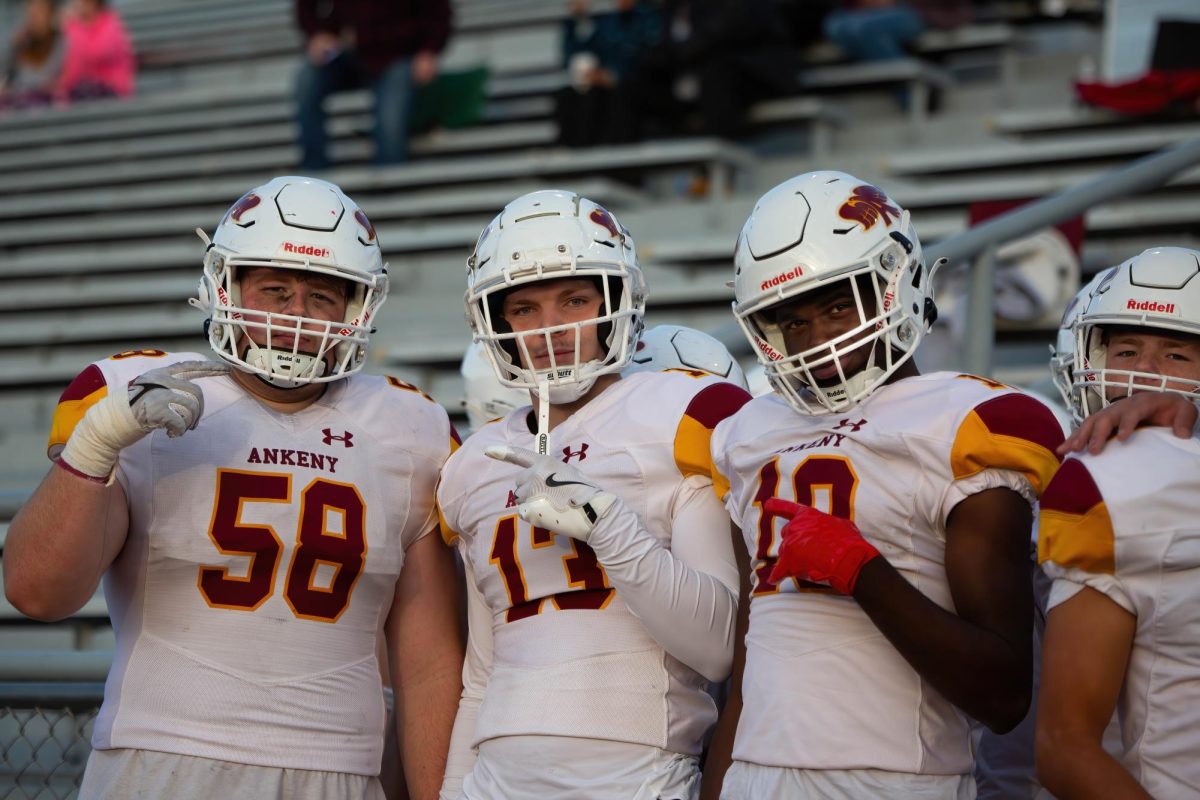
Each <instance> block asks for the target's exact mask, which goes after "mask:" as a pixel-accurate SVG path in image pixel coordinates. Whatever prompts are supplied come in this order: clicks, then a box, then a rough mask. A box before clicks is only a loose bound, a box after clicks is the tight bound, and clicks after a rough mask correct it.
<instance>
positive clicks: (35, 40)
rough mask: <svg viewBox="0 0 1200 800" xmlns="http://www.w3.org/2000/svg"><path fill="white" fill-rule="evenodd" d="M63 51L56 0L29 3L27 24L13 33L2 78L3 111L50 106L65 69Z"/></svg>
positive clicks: (0, 92)
mask: <svg viewBox="0 0 1200 800" xmlns="http://www.w3.org/2000/svg"><path fill="white" fill-rule="evenodd" d="M63 52H64V44H63V37H62V34H61V33H60V32H59V29H58V23H57V21H56V20H55V19H54V2H53V0H29V2H27V3H26V4H25V21H24V23H22V24H21V26H20V27H18V28H17V30H16V32H15V33H14V34H13V37H12V42H11V44H10V48H9V52H8V59H7V63H6V64H5V68H4V74H3V75H2V76H0V108H29V107H33V106H44V105H47V104H49V103H50V102H51V101H52V100H53V99H54V84H55V82H56V81H57V80H58V74H59V72H60V71H61V70H62V60H63Z"/></svg>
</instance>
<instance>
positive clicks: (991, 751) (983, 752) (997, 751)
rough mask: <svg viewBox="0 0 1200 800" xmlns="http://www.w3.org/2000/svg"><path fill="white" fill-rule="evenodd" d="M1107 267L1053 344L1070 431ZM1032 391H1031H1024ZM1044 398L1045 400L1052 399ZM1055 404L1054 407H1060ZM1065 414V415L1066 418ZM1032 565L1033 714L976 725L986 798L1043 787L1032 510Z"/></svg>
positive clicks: (1041, 600) (1042, 583) (1043, 585)
mask: <svg viewBox="0 0 1200 800" xmlns="http://www.w3.org/2000/svg"><path fill="white" fill-rule="evenodd" d="M1104 276H1105V271H1103V270H1102V271H1101V272H1099V273H1097V274H1096V275H1094V276H1093V277H1092V279H1091V280H1090V281H1088V282H1087V284H1085V285H1084V286H1083V287H1082V288H1081V289H1080V290H1079V291H1078V292H1077V293H1076V295H1075V297H1074V298H1072V299H1071V302H1069V303H1068V304H1067V307H1066V310H1065V311H1064V312H1063V316H1062V321H1061V322H1060V324H1059V329H1058V333H1057V334H1056V338H1055V342H1054V344H1052V345H1051V346H1050V377H1051V380H1053V382H1054V388H1056V389H1057V390H1058V393H1059V395H1060V396H1061V398H1062V404H1063V407H1065V408H1066V409H1067V412H1066V414H1065V415H1063V414H1061V413H1056V414H1055V416H1056V417H1058V419H1059V422H1060V423H1061V424H1063V426H1064V430H1063V432H1064V434H1066V435H1069V434H1070V432H1071V430H1072V429H1074V428H1075V427H1076V426H1078V424H1079V423H1080V422H1081V421H1082V412H1081V411H1080V409H1079V402H1078V393H1077V392H1073V391H1072V389H1071V385H1072V382H1073V378H1072V374H1073V372H1074V369H1075V332H1074V324H1075V320H1076V319H1077V318H1078V317H1079V315H1080V313H1082V312H1083V310H1084V309H1085V308H1087V304H1088V301H1089V300H1090V299H1091V297H1092V292H1093V291H1094V290H1095V288H1096V286H1097V285H1098V284H1099V283H1100V281H1101V280H1102V279H1103V278H1104ZM1026 392H1027V393H1028V394H1030V395H1032V396H1035V397H1036V396H1037V395H1036V394H1034V393H1033V392H1030V391H1029V390H1026ZM1048 401H1049V398H1045V399H1044V400H1043V402H1048ZM1057 408H1058V406H1057V404H1055V405H1053V406H1051V410H1057ZM1064 416H1065V418H1064ZM1031 534H1032V535H1031V545H1032V547H1031V558H1032V561H1031V568H1032V569H1033V575H1032V580H1033V602H1034V618H1033V620H1034V636H1033V695H1032V703H1031V704H1030V713H1028V714H1026V715H1025V719H1023V720H1021V722H1020V724H1019V725H1018V726H1017V727H1016V728H1014V729H1013V730H1011V731H1009V732H1008V733H1006V734H997V733H995V732H994V731H990V730H988V729H987V728H986V727H984V726H981V725H976V734H977V736H978V743H977V745H976V748H975V770H974V774H975V784H976V788H977V789H978V797H979V798H981V799H983V800H1017V798H1035V797H1037V796H1038V793H1039V792H1040V791H1041V790H1042V787H1041V784H1039V783H1038V781H1037V777H1036V774H1035V768H1034V741H1033V740H1034V730H1035V726H1036V723H1037V713H1036V706H1037V698H1038V691H1039V683H1040V682H1039V672H1040V670H1039V664H1040V662H1041V645H1042V635H1043V633H1044V632H1045V629H1046V601H1047V600H1048V598H1049V596H1050V579H1049V578H1047V577H1046V575H1045V573H1043V572H1042V571H1041V569H1039V568H1038V567H1037V514H1036V511H1035V513H1034V522H1033V530H1032V532H1031ZM1105 735H1106V737H1107V741H1106V744H1108V743H1110V742H1112V741H1119V733H1118V732H1117V730H1116V725H1115V722H1114V723H1113V724H1110V726H1109V729H1108V731H1106V734H1105Z"/></svg>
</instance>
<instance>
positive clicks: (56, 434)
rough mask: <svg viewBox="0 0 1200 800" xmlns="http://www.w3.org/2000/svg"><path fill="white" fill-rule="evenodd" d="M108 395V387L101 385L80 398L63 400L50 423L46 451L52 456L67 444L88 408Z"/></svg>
mask: <svg viewBox="0 0 1200 800" xmlns="http://www.w3.org/2000/svg"><path fill="white" fill-rule="evenodd" d="M105 397H108V387H107V386H101V387H100V388H99V389H96V390H95V391H94V392H92V393H91V394H89V395H87V396H85V397H82V398H80V399H78V400H63V401H61V402H59V404H58V406H57V407H56V408H55V409H54V419H53V421H52V422H51V423H50V439H49V441H48V442H47V443H46V451H47V453H49V454H50V455H51V456H53V455H54V454H55V452H56V451H57V450H58V449H59V448H62V447H66V446H67V439H70V438H71V434H72V433H74V432H75V426H76V425H78V424H79V421H80V420H81V419H83V415H84V414H86V413H87V412H88V409H89V408H91V407H92V406H94V405H96V403H99V402H100V401H101V400H103V399H104V398H105Z"/></svg>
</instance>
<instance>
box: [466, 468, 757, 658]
mask: <svg viewBox="0 0 1200 800" xmlns="http://www.w3.org/2000/svg"><path fill="white" fill-rule="evenodd" d="M485 452H486V453H487V455H488V456H489V457H491V458H495V459H498V460H501V461H507V462H509V463H512V464H516V465H517V466H520V467H524V468H525V469H524V470H523V471H522V472H521V473H520V474H519V475H518V476H517V488H516V496H517V500H518V502H519V503H520V505H519V506H518V507H517V513H518V514H520V516H521V518H522V519H524V520H525V521H526V522H529V523H531V524H533V525H535V526H537V527H539V528H545V529H547V530H551V531H554V532H555V533H556V534H562V535H564V536H570V537H571V538H573V539H578V540H579V541H582V542H586V543H587V544H588V546H589V547H591V548H592V550H594V551H595V553H596V558H597V560H599V562H600V564H601V566H603V567H604V571H605V573H606V574H607V575H608V578H609V580H610V581H611V582H612V585H613V587H614V588H615V589H616V590H617V592H619V593H620V595H621V598H622V599H623V600H624V601H625V604H626V605H627V606H629V608H630V610H631V611H633V613H634V614H635V615H637V617H638V619H640V620H641V621H642V624H643V625H644V626H645V627H646V630H647V631H648V632H649V633H650V635H651V636H653V637H654V639H655V641H657V642H658V643H659V644H660V645H662V647H663V649H664V650H666V651H667V652H668V653H670V654H671V655H672V656H674V657H675V658H677V659H679V660H680V661H682V662H683V663H685V664H687V665H688V666H689V667H691V668H692V669H694V670H696V671H697V672H699V673H700V674H701V675H703V676H704V677H706V678H708V679H709V680H711V681H722V680H725V678H727V677H728V676H729V669H730V665H731V663H732V659H733V630H734V624H735V622H736V617H737V595H736V591H737V580H738V579H737V565H736V563H735V562H734V557H733V552H732V548H731V547H730V543H729V537H728V535H727V533H726V527H727V522H726V521H727V520H728V516H727V515H726V513H725V510H724V508H722V507H721V504H720V502H718V501H717V499H716V498H715V497H714V496H713V492H712V485H711V481H708V480H707V479H704V478H702V477H700V476H693V477H691V478H688V479H686V480H685V481H684V482H683V484H682V485H681V486H680V488H679V490H678V491H679V493H678V495H677V496H676V498H675V499H674V508H673V516H672V524H671V549H670V550H668V549H667V548H666V547H664V546H663V545H662V544H660V543H659V541H658V539H656V538H655V537H654V535H653V534H651V533H650V531H648V530H647V529H646V527H645V526H644V525H643V523H642V520H641V518H640V517H638V515H637V512H635V511H634V510H633V509H631V508H629V506H627V505H625V503H624V502H622V501H621V500H620V499H619V498H618V497H617V496H616V495H614V494H613V493H612V492H608V491H605V490H604V489H603V488H601V487H599V486H597V485H596V484H595V483H594V482H593V481H592V480H591V479H590V478H588V477H587V476H586V475H584V474H583V473H582V472H580V471H579V470H578V469H576V468H575V467H572V466H570V465H569V464H564V463H562V462H561V461H558V460H557V459H554V458H552V457H550V456H545V455H538V454H536V453H534V452H532V451H529V450H523V449H520V448H515V447H509V446H507V445H497V446H493V447H489V448H488V449H487V450H486V451H485Z"/></svg>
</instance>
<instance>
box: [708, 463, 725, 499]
mask: <svg viewBox="0 0 1200 800" xmlns="http://www.w3.org/2000/svg"><path fill="white" fill-rule="evenodd" d="M712 482H713V491H714V492H716V494H717V499H718V500H720V501H721V502H722V503H724V502H725V495H727V494H729V479H728V478H726V477H725V476H724V475H722V474H721V471H720V470H719V469H717V468H716V466H713V470H712Z"/></svg>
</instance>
